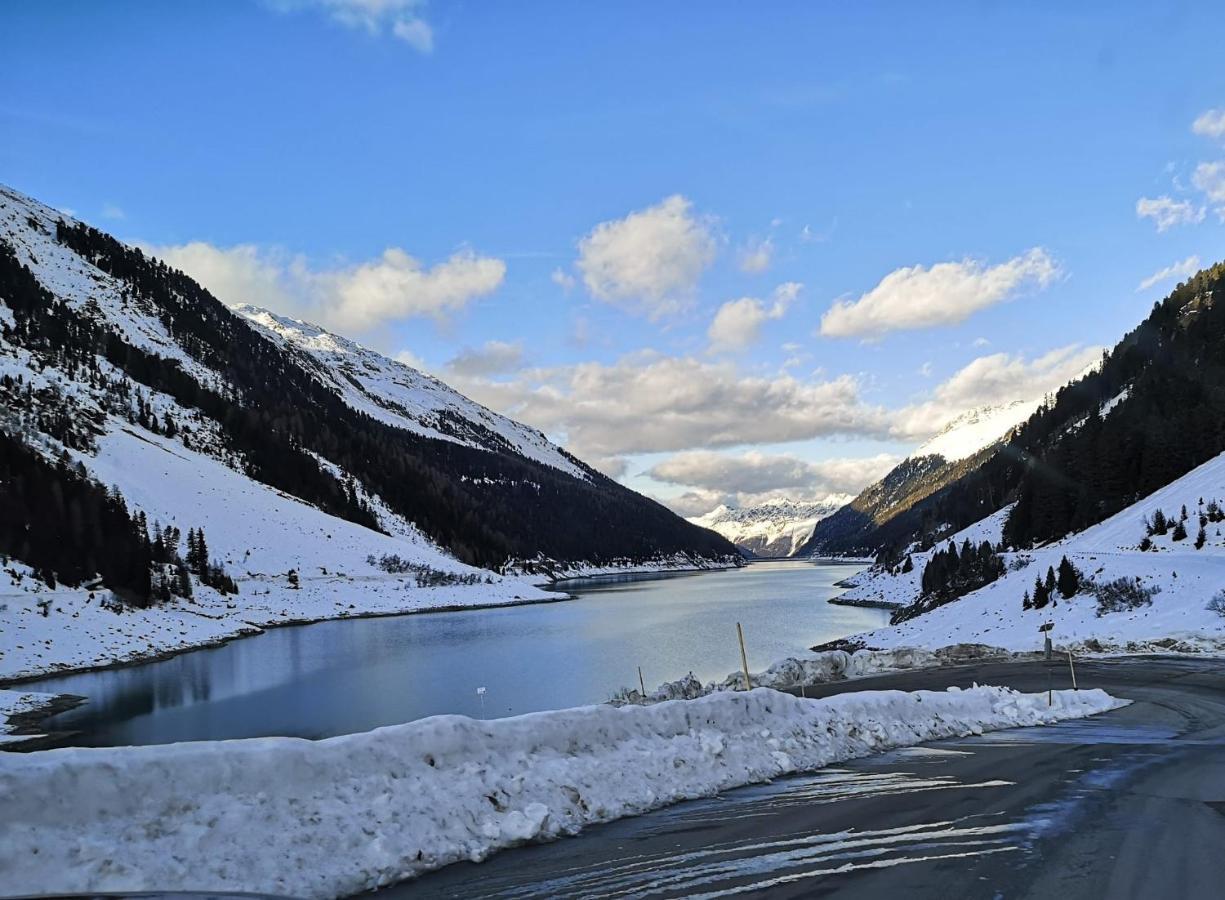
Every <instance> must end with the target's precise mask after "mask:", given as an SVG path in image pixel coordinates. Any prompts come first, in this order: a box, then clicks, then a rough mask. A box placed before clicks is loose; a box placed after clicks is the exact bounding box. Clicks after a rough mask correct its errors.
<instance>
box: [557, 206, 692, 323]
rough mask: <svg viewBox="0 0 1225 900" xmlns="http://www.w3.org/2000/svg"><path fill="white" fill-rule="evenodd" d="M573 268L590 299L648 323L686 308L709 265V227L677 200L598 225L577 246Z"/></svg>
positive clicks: (689, 208)
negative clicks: (611, 305) (600, 301)
mask: <svg viewBox="0 0 1225 900" xmlns="http://www.w3.org/2000/svg"><path fill="white" fill-rule="evenodd" d="M578 249H579V257H578V262H577V266H578V269H579V271H580V272H581V273H582V276H583V283H584V284H585V285H586V286H587V290H588V291H590V292H591V295H592V296H593V297H595V298H597V299H599V300H603V301H604V302H606V303H611V304H613V305H615V306H619V307H621V308H622V309H624V310H626V311H627V312H631V313H634V314H636V315H645V316H647V317H649V318H650V319H652V320H657V319H660V318H663V317H665V316H669V315H673V314H675V313H678V312H681V311H683V310H684V309H686V308H688V307H689V306H690V305H691V302H692V297H693V292H694V289H695V288H696V287H697V282H698V279H699V278H700V277H701V275H702V272H703V271H704V270H705V269H706V268H707V266H709V265H710V264H711V262H713V261H714V258H715V239H714V237H713V235H712V234H711V229H710V225H709V223H708V222H706V221H704V220H703V219H701V218H698V217H696V216H695V215H694V214H693V212H692V204H691V203H690V202H689V201H688V200H686V199H685V198H684V197H682V196H680V195H673V196H671V197H668V198H667V199H665V200H664V201H663V202H661V203H659V204H658V205H656V206H650V207H647V208H646V209H642V210H638V211H636V212H632V213H630V214H629V215H628V216H626V217H625V218H624V219H616V220H614V221H611V222H602V223H601V224H599V225H597V226H596V227H595V228H593V229H592V230H591V232H590V233H588V234H587V235H586V236H585V237H584V238H582V240H580V241H579V244H578Z"/></svg>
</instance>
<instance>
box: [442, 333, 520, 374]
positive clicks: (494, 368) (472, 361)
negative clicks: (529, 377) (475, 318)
mask: <svg viewBox="0 0 1225 900" xmlns="http://www.w3.org/2000/svg"><path fill="white" fill-rule="evenodd" d="M522 367H523V345H522V344H520V343H513V344H509V343H505V342H503V341H486V342H485V344H484V345H483V346H481V347H478V348H470V347H465V348H464V349H463V350H461V351H460V352H459V353H457V354H456V355H455V356H454V357H453V358H452V359H451V360H450V361H449V362H448V363H447V369H448V370H450V371H451V372H455V373H457V374H459V375H461V376H468V377H472V376H483V375H498V374H502V373H505V372H514V371H515V370H517V369H520V368H522Z"/></svg>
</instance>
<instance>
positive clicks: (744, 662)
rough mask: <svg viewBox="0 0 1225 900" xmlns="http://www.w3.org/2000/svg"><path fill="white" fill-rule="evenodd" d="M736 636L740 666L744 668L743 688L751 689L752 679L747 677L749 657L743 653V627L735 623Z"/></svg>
mask: <svg viewBox="0 0 1225 900" xmlns="http://www.w3.org/2000/svg"><path fill="white" fill-rule="evenodd" d="M736 637H738V638H739V639H740V667H741V668H742V669H744V689H745V690H746V691H751V690H753V681H752V679H750V678H749V658H748V657H747V656H746V655H745V653H744V629H743V628H741V627H740V623H739V622H737V623H736Z"/></svg>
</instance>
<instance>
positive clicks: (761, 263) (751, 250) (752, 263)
mask: <svg viewBox="0 0 1225 900" xmlns="http://www.w3.org/2000/svg"><path fill="white" fill-rule="evenodd" d="M773 257H774V242H773V241H772V240H770V239H769V238H766V239H765V240H761V241H750V242H749V243H748V244H746V245H745V246H744V248H743V249H741V251H740V271H742V272H751V273H757V272H764V271H766V269H768V268H770V261H771V260H772V259H773Z"/></svg>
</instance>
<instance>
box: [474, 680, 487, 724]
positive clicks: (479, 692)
mask: <svg viewBox="0 0 1225 900" xmlns="http://www.w3.org/2000/svg"><path fill="white" fill-rule="evenodd" d="M476 695H477V696H478V697H480V698H481V718H482V719H483V718H485V688H484V687H483V686H482V687H479V688H477V689H476Z"/></svg>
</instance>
